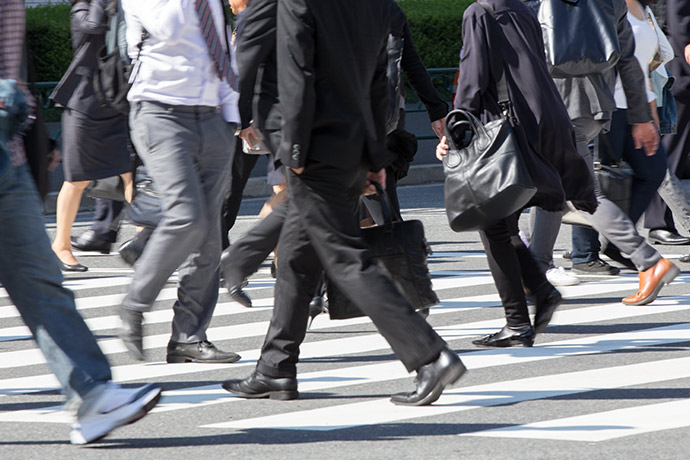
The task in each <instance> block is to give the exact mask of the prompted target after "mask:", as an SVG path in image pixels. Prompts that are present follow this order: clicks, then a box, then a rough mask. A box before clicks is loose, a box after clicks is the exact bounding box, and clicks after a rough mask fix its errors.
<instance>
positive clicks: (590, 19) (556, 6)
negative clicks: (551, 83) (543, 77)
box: [525, 0, 621, 78]
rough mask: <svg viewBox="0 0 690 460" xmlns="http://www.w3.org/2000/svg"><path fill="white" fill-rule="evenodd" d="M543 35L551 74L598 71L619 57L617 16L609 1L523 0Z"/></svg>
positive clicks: (569, 75) (564, 75) (597, 72)
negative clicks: (536, 19)
mask: <svg viewBox="0 0 690 460" xmlns="http://www.w3.org/2000/svg"><path fill="white" fill-rule="evenodd" d="M525 3H526V4H527V5H528V6H530V7H531V8H532V9H533V10H534V11H535V12H536V13H537V18H538V19H539V23H540V24H541V30H542V35H543V37H544V51H545V53H546V63H547V66H548V68H549V72H550V73H551V76H552V77H557V78H568V77H578V76H584V75H589V74H602V73H604V72H606V71H607V70H609V69H612V68H613V67H614V66H615V65H616V63H617V62H618V60H619V59H620V56H621V49H620V43H619V42H618V28H617V25H618V18H617V17H616V16H615V12H614V10H613V5H612V4H611V3H610V2H599V1H596V0H527V1H526V2H525Z"/></svg>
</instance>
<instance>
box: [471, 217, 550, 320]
mask: <svg viewBox="0 0 690 460" xmlns="http://www.w3.org/2000/svg"><path fill="white" fill-rule="evenodd" d="M519 217H520V214H519V213H517V214H514V215H512V216H510V217H508V218H506V219H503V220H502V221H499V222H498V223H496V224H495V225H493V226H491V227H489V228H487V229H485V230H482V231H481V232H479V235H480V237H481V240H482V243H483V244H484V250H485V251H486V256H487V259H488V262H489V269H490V270H491V275H492V276H493V278H494V283H495V284H496V289H497V290H498V295H499V297H500V298H501V303H502V304H503V309H504V310H505V315H506V323H507V324H508V326H510V327H513V328H522V327H526V326H530V325H531V324H532V323H531V321H530V319H529V310H528V309H527V300H526V299H525V291H524V288H523V283H524V286H525V287H526V288H527V289H529V290H530V291H531V292H532V293H537V292H540V291H542V290H543V289H546V288H549V287H551V285H550V284H549V282H548V281H547V280H546V275H545V273H544V272H543V271H542V270H540V269H539V266H538V265H537V262H536V261H535V260H534V258H533V257H532V254H531V253H530V252H529V249H527V246H525V244H524V243H523V242H522V239H521V238H520V236H519V234H518V233H519V228H518V219H519Z"/></svg>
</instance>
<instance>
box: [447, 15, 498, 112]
mask: <svg viewBox="0 0 690 460" xmlns="http://www.w3.org/2000/svg"><path fill="white" fill-rule="evenodd" d="M476 8H480V9H481V6H479V5H476V4H473V5H471V6H470V7H469V8H467V10H465V14H464V15H463V19H462V56H461V59H460V74H459V76H458V89H457V92H456V94H455V108H456V109H464V110H467V111H469V112H470V113H472V114H473V115H475V116H476V117H479V116H480V115H481V113H482V110H483V107H482V95H483V94H484V93H486V92H487V90H488V88H489V81H490V80H491V78H492V77H491V74H490V70H489V59H490V56H491V53H490V51H489V45H488V43H487V41H486V34H485V32H484V30H485V28H484V27H485V26H486V21H481V13H479V14H477V13H475V9H476Z"/></svg>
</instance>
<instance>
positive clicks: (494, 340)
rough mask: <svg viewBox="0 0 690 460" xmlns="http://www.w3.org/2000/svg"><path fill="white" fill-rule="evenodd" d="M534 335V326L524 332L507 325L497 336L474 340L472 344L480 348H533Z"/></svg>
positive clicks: (490, 335)
mask: <svg viewBox="0 0 690 460" xmlns="http://www.w3.org/2000/svg"><path fill="white" fill-rule="evenodd" d="M534 335H535V334H534V328H533V327H532V326H529V327H528V328H525V329H524V330H517V329H513V328H511V327H508V325H505V326H503V329H501V330H500V331H498V332H496V333H495V334H489V335H485V336H484V337H482V338H480V339H477V340H473V341H472V343H473V344H474V345H477V346H478V347H487V348H506V347H513V346H523V347H531V346H532V345H534Z"/></svg>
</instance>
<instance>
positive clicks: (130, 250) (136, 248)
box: [118, 238, 144, 267]
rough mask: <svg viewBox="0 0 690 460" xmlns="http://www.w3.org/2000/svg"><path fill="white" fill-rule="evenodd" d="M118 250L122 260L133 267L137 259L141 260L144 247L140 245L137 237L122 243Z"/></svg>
mask: <svg viewBox="0 0 690 460" xmlns="http://www.w3.org/2000/svg"><path fill="white" fill-rule="evenodd" d="M118 251H119V253H120V257H122V260H124V261H125V263H126V264H127V265H129V266H130V267H133V266H134V264H135V263H136V261H137V260H139V257H141V253H142V252H143V251H144V249H143V248H142V247H141V246H140V245H139V242H138V241H137V239H136V238H132V239H131V240H127V241H125V242H124V243H122V244H121V245H120V248H119V249H118Z"/></svg>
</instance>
